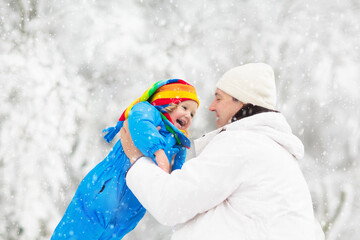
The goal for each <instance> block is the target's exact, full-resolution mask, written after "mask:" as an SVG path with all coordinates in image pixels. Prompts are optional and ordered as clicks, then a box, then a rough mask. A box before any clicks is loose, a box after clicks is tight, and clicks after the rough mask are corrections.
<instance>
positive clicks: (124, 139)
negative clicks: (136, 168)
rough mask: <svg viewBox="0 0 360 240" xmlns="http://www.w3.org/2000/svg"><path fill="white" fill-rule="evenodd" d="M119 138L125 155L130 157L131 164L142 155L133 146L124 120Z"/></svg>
mask: <svg viewBox="0 0 360 240" xmlns="http://www.w3.org/2000/svg"><path fill="white" fill-rule="evenodd" d="M120 140H121V144H122V146H123V149H124V152H125V154H126V156H127V157H128V158H129V159H130V163H131V164H133V163H134V162H135V161H136V160H137V159H138V158H140V157H141V156H143V154H142V152H141V151H140V150H139V149H138V148H137V147H135V145H134V142H133V140H132V138H131V135H130V131H129V124H128V121H127V120H125V121H124V125H123V127H122V128H121V130H120Z"/></svg>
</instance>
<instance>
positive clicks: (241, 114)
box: [231, 100, 279, 122]
mask: <svg viewBox="0 0 360 240" xmlns="http://www.w3.org/2000/svg"><path fill="white" fill-rule="evenodd" d="M236 101H238V100H236ZM263 112H279V111H276V110H271V109H267V108H264V107H260V106H257V105H253V104H251V103H247V104H245V105H244V106H243V107H242V108H241V109H240V110H239V111H238V112H237V113H236V114H235V115H234V116H233V117H232V119H231V122H235V121H237V120H239V119H242V118H245V117H250V116H252V115H255V114H258V113H263Z"/></svg>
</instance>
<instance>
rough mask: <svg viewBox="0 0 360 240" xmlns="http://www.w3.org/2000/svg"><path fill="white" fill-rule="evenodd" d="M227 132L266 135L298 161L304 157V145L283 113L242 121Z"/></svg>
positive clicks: (261, 114) (265, 114) (232, 125)
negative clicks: (240, 131)
mask: <svg viewBox="0 0 360 240" xmlns="http://www.w3.org/2000/svg"><path fill="white" fill-rule="evenodd" d="M225 128H226V130H227V131H238V130H248V131H253V132H257V133H261V134H265V135H266V136H268V137H269V138H271V139H272V140H274V141H275V142H277V143H278V144H279V145H280V146H282V147H283V148H284V149H285V150H286V151H288V152H289V153H291V154H292V155H293V156H294V157H295V158H296V159H298V160H299V159H301V158H302V157H303V156H304V145H303V144H302V142H301V140H300V139H299V138H298V137H296V136H295V135H294V134H293V133H292V131H291V128H290V125H289V124H288V123H287V121H286V119H285V117H284V116H283V115H282V114H281V113H275V112H266V113H259V114H256V115H253V116H250V117H246V118H243V119H240V120H238V121H236V122H233V123H230V124H228V125H227V126H225Z"/></svg>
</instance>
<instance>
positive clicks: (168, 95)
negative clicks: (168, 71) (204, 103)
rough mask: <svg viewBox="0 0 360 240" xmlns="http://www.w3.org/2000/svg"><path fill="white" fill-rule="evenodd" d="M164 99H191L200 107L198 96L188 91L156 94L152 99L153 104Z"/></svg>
mask: <svg viewBox="0 0 360 240" xmlns="http://www.w3.org/2000/svg"><path fill="white" fill-rule="evenodd" d="M163 98H174V99H176V98H189V99H191V100H194V101H195V102H197V104H198V105H200V103H199V99H198V98H197V95H196V94H194V93H192V92H187V91H166V92H164V91H161V92H158V93H155V94H154V95H153V96H152V97H151V100H150V101H151V102H153V101H155V100H157V99H163Z"/></svg>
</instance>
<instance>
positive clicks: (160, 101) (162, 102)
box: [151, 98, 194, 106]
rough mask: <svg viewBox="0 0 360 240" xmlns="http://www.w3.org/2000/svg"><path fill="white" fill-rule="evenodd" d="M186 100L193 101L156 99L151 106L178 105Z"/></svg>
mask: <svg viewBox="0 0 360 240" xmlns="http://www.w3.org/2000/svg"><path fill="white" fill-rule="evenodd" d="M187 100H192V101H194V100H193V99H190V98H159V99H156V100H155V101H153V102H151V105H154V106H161V105H167V104H170V103H174V104H178V103H181V102H183V101H187Z"/></svg>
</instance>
